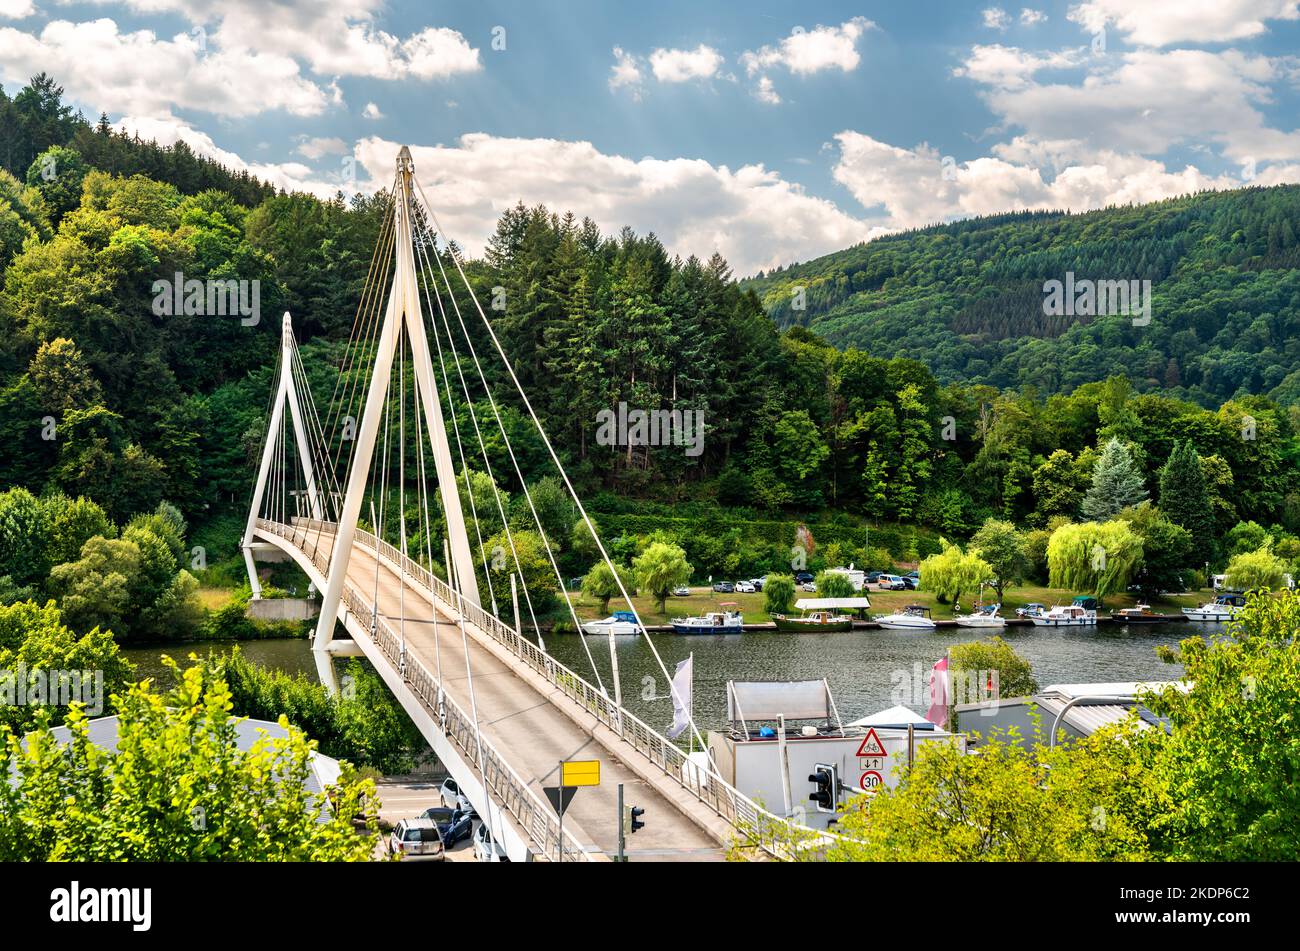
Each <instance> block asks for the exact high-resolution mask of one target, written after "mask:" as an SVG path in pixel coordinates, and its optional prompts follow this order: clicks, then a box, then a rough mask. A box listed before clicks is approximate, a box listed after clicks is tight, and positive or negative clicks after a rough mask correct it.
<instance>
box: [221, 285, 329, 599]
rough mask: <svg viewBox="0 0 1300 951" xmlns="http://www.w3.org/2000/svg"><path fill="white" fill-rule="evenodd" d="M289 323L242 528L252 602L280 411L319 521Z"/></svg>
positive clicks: (257, 588) (258, 591)
mask: <svg viewBox="0 0 1300 951" xmlns="http://www.w3.org/2000/svg"><path fill="white" fill-rule="evenodd" d="M293 350H294V341H293V321H292V318H290V316H289V312H288V311H287V310H286V311H285V312H284V321H283V323H282V325H281V331H280V381H279V383H278V384H277V385H276V391H275V406H274V409H272V410H271V420H270V422H269V423H268V425H267V430H266V442H265V444H264V445H263V446H262V461H261V465H260V466H259V467H258V470H257V483H256V485H255V486H254V487H253V505H252V507H251V508H250V509H249V511H248V524H247V525H246V526H245V528H244V541H243V544H242V545H241V546H240V547H241V548H242V549H243V552H244V565H245V567H247V568H248V583H249V585H250V587H252V589H253V599H254V600H259V599H261V597H262V584H261V582H260V581H259V580H258V577H257V568H256V566H255V565H254V564H253V529H254V528H256V526H257V515H258V512H260V511H261V508H262V500H263V498H264V497H265V495H266V489H267V482H268V480H269V478H270V473H271V467H272V464H273V463H274V461H275V458H276V453H277V452H279V451H281V449H282V448H283V447H281V446H280V431H281V429H282V424H283V422H284V408H285V407H286V406H288V407H289V418H290V419H291V420H292V422H293V438H294V442H295V443H296V444H297V449H298V458H299V460H301V462H302V471H303V478H304V479H305V480H306V483H307V503H308V505H309V506H310V511H311V517H312V518H316V519H319V518H322V517H323V515H322V509H321V500H320V492H319V490H318V489H317V487H316V473H315V472H314V471H313V469H312V464H311V452H310V450H309V449H308V443H307V429H306V427H305V426H304V424H303V413H302V401H301V399H300V398H299V395H298V386H297V384H296V383H295V382H294V378H293Z"/></svg>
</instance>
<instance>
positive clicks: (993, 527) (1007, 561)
mask: <svg viewBox="0 0 1300 951" xmlns="http://www.w3.org/2000/svg"><path fill="white" fill-rule="evenodd" d="M969 547H970V548H971V550H972V551H974V552H975V553H976V554H978V555H979V557H981V558H983V559H984V560H985V561H986V562H987V563H988V565H989V567H990V568H992V569H993V575H992V578H993V588H994V590H996V591H997V593H998V601H1001V600H1002V596H1003V593H1004V592H1005V590H1006V588H1007V586H1008V585H1013V584H1020V583H1022V582H1023V581H1024V580H1025V571H1026V568H1027V565H1026V562H1025V540H1024V537H1023V536H1022V535H1021V534H1020V532H1019V530H1017V528H1016V526H1015V525H1014V524H1012V523H1011V522H1008V521H1006V520H1004V519H997V518H990V519H987V520H986V521H985V522H984V524H983V525H981V526H980V530H979V531H978V532H976V533H975V535H974V536H973V537H972V538H971V540H970V546H969Z"/></svg>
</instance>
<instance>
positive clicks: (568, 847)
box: [257, 519, 592, 862]
mask: <svg viewBox="0 0 1300 951" xmlns="http://www.w3.org/2000/svg"><path fill="white" fill-rule="evenodd" d="M303 521H304V522H305V521H307V520H303ZM257 527H258V528H260V529H261V530H263V531H266V532H271V533H273V534H276V535H279V536H280V537H282V538H287V539H289V540H290V541H292V542H294V543H295V544H296V545H298V547H299V548H300V550H303V551H304V552H306V548H305V547H304V544H303V543H304V542H305V541H306V540H307V539H306V536H307V535H308V534H310V533H311V532H313V531H314V530H315V529H316V528H318V527H325V526H323V525H322V524H321V523H316V524H314V525H297V524H295V525H292V526H289V525H284V524H283V523H280V522H271V521H267V520H266V519H258V522H257ZM329 527H330V528H331V529H332V528H333V526H329ZM304 528H305V529H306V531H304ZM358 534H359V535H360V534H362V533H360V532H359V533H358ZM364 534H365V535H366V538H365V544H366V545H367V547H370V548H373V547H374V543H373V536H371V535H369V533H364ZM388 547H389V548H391V547H392V546H388ZM394 550H395V549H394ZM311 560H312V563H313V564H315V565H316V567H317V568H320V569H321V571H322V572H325V571H326V570H327V565H328V558H327V557H326V556H325V553H323V552H317V553H315V554H314V555H311ZM342 600H343V603H344V604H345V605H346V606H347V608H348V610H349V611H351V612H352V614H353V616H354V617H356V618H357V620H358V621H360V622H361V623H362V625H363V626H366V625H367V624H368V626H369V628H370V638H371V640H372V641H373V642H374V644H375V646H376V647H378V648H379V650H380V651H382V652H383V654H384V656H386V657H387V658H388V660H389V662H390V663H391V664H392V665H393V669H394V670H396V671H398V673H399V675H400V676H401V677H402V680H403V681H404V682H405V683H406V684H407V685H408V686H409V687H410V688H411V692H412V693H414V694H415V696H416V697H417V698H418V699H419V701H420V704H421V705H422V706H423V707H424V708H425V710H426V711H427V712H428V713H429V715H430V716H432V717H433V718H434V720H435V721H436V722H437V724H438V726H439V728H440V729H441V730H442V732H443V733H444V734H445V735H446V736H447V738H448V739H450V740H451V741H452V742H453V743H455V744H456V746H457V747H459V748H460V750H461V753H462V754H463V756H464V757H465V759H466V761H467V762H468V763H469V764H470V765H471V766H473V767H475V768H476V769H478V770H479V772H480V775H482V777H483V781H484V783H485V784H486V785H487V788H488V792H489V794H490V795H491V796H492V797H493V798H495V800H496V801H497V803H498V804H499V805H500V806H501V808H503V809H504V810H505V811H506V812H508V813H510V815H512V816H514V818H515V819H516V820H517V821H518V822H519V825H520V826H521V827H522V828H523V830H524V832H525V833H526V834H527V835H528V837H529V839H530V840H531V841H532V844H533V845H534V846H535V847H536V848H537V849H538V850H539V851H540V852H541V854H542V855H544V856H546V857H547V858H549V859H551V860H552V861H555V860H558V859H559V858H560V848H561V844H563V849H564V861H568V862H574V861H591V859H592V855H591V853H590V852H588V851H587V849H586V848H585V847H584V846H583V845H582V843H581V842H579V841H578V840H576V839H575V838H573V836H572V835H570V834H569V833H568V832H563V831H562V830H561V829H560V824H559V820H558V819H556V817H555V813H554V812H553V811H552V809H551V808H550V806H549V805H548V804H546V803H544V802H543V801H542V799H541V797H539V796H538V795H537V794H536V793H535V792H533V791H532V790H531V789H529V788H528V784H527V783H526V782H525V781H524V780H523V778H522V777H521V776H520V775H519V774H518V773H516V772H515V771H514V770H513V769H511V767H510V765H509V764H508V763H507V762H506V761H505V759H504V758H503V757H502V756H501V755H500V754H499V753H498V752H497V750H496V748H495V747H493V745H492V744H491V743H490V742H488V741H487V740H483V741H482V756H481V757H480V755H479V740H480V738H479V736H478V735H477V733H476V731H475V729H474V721H473V720H472V719H471V718H470V717H469V716H468V715H466V713H465V711H464V710H462V709H461V708H460V706H459V704H457V703H456V701H455V700H454V699H452V697H451V696H450V695H449V694H448V693H447V692H446V691H445V690H442V689H441V688H440V687H439V686H438V681H437V678H436V677H434V675H433V674H432V673H430V672H429V669H428V668H427V667H425V666H424V664H423V662H421V661H420V659H419V658H418V657H417V656H415V655H414V654H411V653H408V652H406V651H405V649H404V646H403V644H402V638H401V635H400V634H398V633H396V632H394V631H393V629H392V626H391V625H390V624H389V623H388V622H387V621H386V620H385V619H384V618H381V617H377V616H376V613H375V611H373V610H372V608H371V605H369V604H367V602H366V599H365V597H364V596H363V595H362V594H361V593H360V592H359V591H357V589H356V587H355V586H354V585H353V584H352V583H351V582H348V583H345V584H344V586H343V594H342Z"/></svg>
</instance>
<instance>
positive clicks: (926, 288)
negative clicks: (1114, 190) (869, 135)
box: [745, 185, 1300, 406]
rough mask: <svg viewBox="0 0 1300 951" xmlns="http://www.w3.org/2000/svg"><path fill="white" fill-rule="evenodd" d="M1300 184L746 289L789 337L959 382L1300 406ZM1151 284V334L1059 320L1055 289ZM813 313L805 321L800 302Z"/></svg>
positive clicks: (885, 244) (1016, 218)
mask: <svg viewBox="0 0 1300 951" xmlns="http://www.w3.org/2000/svg"><path fill="white" fill-rule="evenodd" d="M1297 229H1300V186H1296V185H1286V186H1279V187H1274V188H1245V189H1242V190H1240V191H1233V192H1209V193H1203V194H1198V195H1191V196H1186V197H1182V198H1175V199H1170V200H1168V201H1163V202H1158V203H1156V204H1150V205H1141V206H1136V207H1120V208H1108V209H1105V210H1102V211H1094V212H1089V213H1087V214H1078V215H1073V214H1062V213H1045V212H1032V213H1022V214H1006V215H998V216H995V217H989V218H978V219H971V220H967V221H960V222H956V223H953V224H947V225H942V226H938V227H933V228H927V229H925V230H922V231H913V232H907V233H903V234H897V235H891V236H889V237H885V238H881V239H879V240H876V241H872V242H869V243H866V244H861V245H857V246H855V247H852V248H849V249H847V250H845V251H840V252H838V253H836V254H830V255H827V256H825V257H822V258H818V259H816V260H814V261H809V262H806V263H803V264H798V265H795V266H793V267H788V268H785V269H781V270H777V271H773V272H772V273H770V274H766V275H759V276H758V277H757V278H756V279H754V280H751V281H747V282H745V286H746V287H748V288H751V289H753V290H754V291H755V292H757V293H758V294H759V295H760V297H761V298H762V299H763V303H764V305H765V306H766V307H767V309H768V311H769V312H770V313H771V315H772V316H773V317H774V318H775V319H776V320H777V322H778V323H779V324H781V325H782V326H789V325H791V324H797V325H801V326H806V327H809V328H810V329H812V330H814V331H815V332H816V333H818V334H820V335H822V336H824V337H825V338H826V339H827V340H829V341H831V342H832V343H834V344H835V345H836V346H839V347H842V348H843V347H849V346H856V347H860V348H862V349H864V350H872V351H880V350H882V349H883V348H886V347H887V348H888V349H889V350H890V351H891V352H894V353H897V354H899V355H900V356H906V357H914V358H916V359H918V360H922V361H924V362H925V363H926V364H927V365H928V366H929V367H930V368H931V369H932V370H933V371H934V372H935V373H936V375H937V376H938V377H939V379H940V380H942V381H944V382H949V381H962V382H967V383H984V384H988V385H990V386H995V387H999V388H1002V387H1008V386H1015V387H1020V386H1035V387H1038V388H1039V389H1040V390H1041V391H1043V392H1045V393H1058V392H1068V391H1069V390H1071V389H1073V388H1074V387H1076V386H1078V385H1080V384H1082V383H1088V382H1093V381H1097V380H1104V379H1105V378H1106V377H1108V376H1112V375H1116V374H1122V375H1124V376H1127V377H1128V378H1129V379H1130V380H1131V381H1132V382H1133V385H1134V387H1135V389H1137V390H1138V391H1142V392H1145V391H1154V390H1161V391H1163V392H1166V393H1168V394H1170V395H1173V396H1178V397H1182V398H1186V399H1190V400H1193V401H1195V402H1198V403H1201V404H1202V405H1205V406H1214V405H1217V404H1218V403H1220V402H1222V401H1223V400H1226V399H1229V398H1231V397H1234V396H1240V395H1244V394H1250V393H1272V394H1273V395H1274V396H1275V398H1277V399H1279V400H1281V401H1283V402H1287V403H1295V402H1297V401H1300V373H1298V372H1297V370H1298V369H1300V274H1298V272H1297V270H1296V268H1297V267H1300V240H1298V236H1297ZM1068 271H1072V272H1073V273H1074V274H1075V276H1076V277H1077V278H1090V279H1094V280H1120V279H1127V280H1132V279H1147V280H1150V281H1151V282H1152V290H1153V297H1154V301H1153V305H1152V320H1151V323H1150V325H1149V326H1134V325H1133V323H1132V321H1131V320H1130V319H1128V318H1126V317H1119V316H1110V317H1097V318H1087V317H1048V316H1045V315H1044V313H1043V307H1042V304H1043V296H1044V295H1043V283H1044V282H1045V281H1048V280H1053V279H1054V280H1063V279H1064V278H1065V274H1066V272H1068ZM799 287H803V288H805V298H806V303H807V307H806V309H804V310H797V309H792V305H793V304H794V302H795V289H796V288H799Z"/></svg>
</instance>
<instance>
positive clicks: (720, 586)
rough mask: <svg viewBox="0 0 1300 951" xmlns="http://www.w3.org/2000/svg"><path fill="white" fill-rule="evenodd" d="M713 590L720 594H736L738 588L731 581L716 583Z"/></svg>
mask: <svg viewBox="0 0 1300 951" xmlns="http://www.w3.org/2000/svg"><path fill="white" fill-rule="evenodd" d="M713 590H714V591H717V592H718V593H719V594H735V593H736V586H735V585H734V584H732V583H731V582H730V581H715V582H713Z"/></svg>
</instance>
